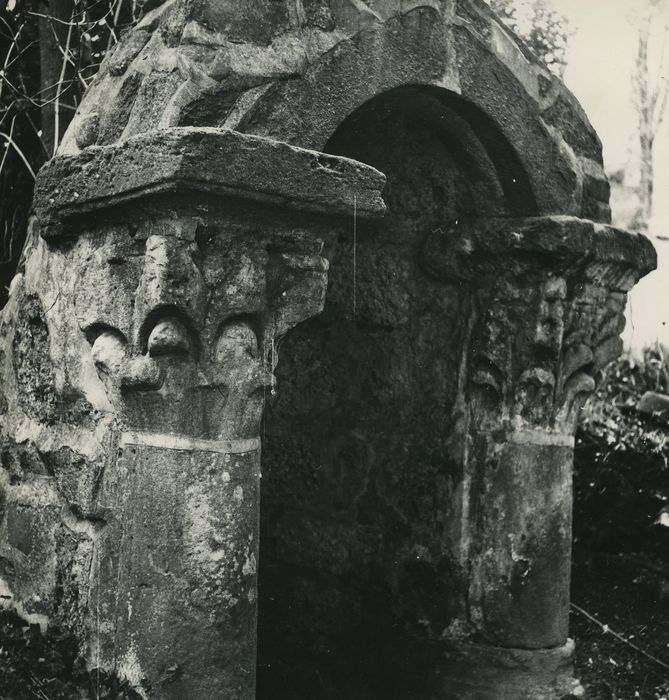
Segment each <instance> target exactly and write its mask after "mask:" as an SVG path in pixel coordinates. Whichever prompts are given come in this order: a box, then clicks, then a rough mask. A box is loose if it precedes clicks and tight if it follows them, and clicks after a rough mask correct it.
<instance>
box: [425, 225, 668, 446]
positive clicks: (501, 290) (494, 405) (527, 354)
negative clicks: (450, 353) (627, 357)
mask: <svg viewBox="0 0 669 700" xmlns="http://www.w3.org/2000/svg"><path fill="white" fill-rule="evenodd" d="M423 258H424V261H425V264H424V266H425V268H426V270H427V271H428V272H429V273H431V274H433V275H437V276H439V277H442V278H459V279H463V280H466V282H467V284H468V285H470V288H471V290H472V306H473V314H472V331H471V337H470V342H469V351H468V360H467V388H466V392H467V396H468V401H469V404H470V406H471V413H472V417H473V419H474V421H475V424H476V425H477V426H478V427H479V428H482V429H487V430H499V429H501V428H505V429H509V430H511V431H514V432H519V431H524V430H530V431H531V430H534V429H540V430H545V431H548V432H550V433H555V434H564V435H571V434H573V432H574V430H575V427H576V420H577V416H578V411H579V409H580V407H581V406H582V404H583V401H584V400H585V398H586V397H587V396H588V394H589V393H591V392H592V391H593V390H594V388H595V380H596V377H597V375H598V373H599V371H600V370H601V369H602V368H603V367H604V366H605V365H606V364H607V363H609V362H610V361H611V360H613V359H614V358H615V357H617V356H618V354H619V353H620V351H621V349H622V342H621V340H620V337H619V335H620V333H621V332H622V330H623V328H624V324H625V319H624V315H623V314H624V308H625V301H626V292H627V291H628V290H629V289H630V288H631V287H632V286H633V284H635V283H636V281H637V280H638V279H639V278H640V277H642V276H643V275H644V274H646V273H647V272H648V271H649V270H651V269H653V267H654V265H655V252H654V250H653V248H652V246H651V244H650V242H649V241H648V240H647V239H645V238H643V237H642V236H640V235H637V234H633V233H629V232H626V231H621V230H619V229H615V228H613V227H611V226H605V225H603V224H595V223H593V222H589V221H582V220H580V219H575V218H572V217H543V218H531V219H523V220H485V221H476V222H463V223H460V224H458V225H456V226H453V227H451V228H450V229H449V230H447V231H445V232H444V231H437V232H434V233H433V234H432V235H431V236H429V237H428V238H427V239H426V242H425V247H424V256H423Z"/></svg>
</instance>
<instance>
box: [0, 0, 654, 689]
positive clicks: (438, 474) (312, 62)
mask: <svg viewBox="0 0 669 700" xmlns="http://www.w3.org/2000/svg"><path fill="white" fill-rule="evenodd" d="M608 196H609V189H608V184H607V181H606V178H605V176H604V173H603V169H602V160H601V145H600V143H599V140H598V139H597V136H596V134H595V133H594V131H593V129H592V127H591V126H590V125H589V123H588V121H587V118H586V117H585V115H584V114H583V112H582V110H581V108H580V107H579V105H578V103H577V102H576V100H575V99H574V97H573V96H572V95H571V94H570V93H569V92H568V90H567V89H566V88H565V87H564V85H562V84H561V83H560V81H559V80H557V79H556V78H555V77H554V76H552V75H551V74H550V73H549V72H548V70H547V69H546V68H545V67H544V66H543V65H542V64H540V62H538V61H537V60H536V59H535V58H534V57H533V56H532V55H531V54H530V53H529V52H528V51H527V49H526V48H525V47H524V46H523V45H522V44H521V43H520V42H519V41H518V40H517V39H516V38H515V37H514V36H513V35H512V34H511V33H510V32H509V31H508V30H507V29H505V28H504V27H503V26H502V25H501V24H500V23H499V21H498V20H497V19H496V18H495V16H494V15H493V14H492V13H491V11H490V10H489V8H488V7H487V6H486V5H485V4H484V3H482V2H479V1H478V0H423V1H421V2H411V1H406V0H402V1H401V2H400V1H399V0H373V1H371V0H370V1H369V2H367V3H363V2H359V1H358V0H278V1H277V0H272V1H270V0H262V2H257V1H254V2H250V1H247V0H223V1H221V0H218V1H214V0H167V1H166V2H163V3H161V4H158V5H157V6H156V7H155V8H154V9H152V10H150V11H149V12H148V13H147V14H146V15H145V16H144V18H143V19H142V20H141V22H140V23H139V24H138V25H137V26H136V27H135V28H134V29H133V30H132V31H130V32H129V33H128V34H127V35H126V36H125V37H124V38H123V39H122V40H121V42H120V43H119V44H118V45H117V46H116V48H115V50H114V51H113V53H111V54H110V55H109V56H108V57H107V58H106V59H105V62H104V64H103V65H102V67H101V69H100V72H99V74H98V75H97V76H96V79H95V81H94V82H93V84H92V85H91V87H90V89H89V91H88V93H87V94H86V96H85V98H84V100H83V102H82V104H81V106H80V108H79V110H78V112H77V114H76V115H75V118H74V120H73V122H72V124H71V126H70V128H69V130H68V132H67V134H66V136H65V139H64V141H63V144H62V145H61V148H60V151H59V154H58V155H57V156H56V158H54V159H53V160H52V161H51V162H50V163H48V164H47V165H46V166H45V167H44V168H43V170H42V171H41V172H40V174H39V177H38V183H37V187H36V193H35V217H34V220H33V226H32V230H31V235H30V237H29V241H28V244H27V246H26V250H25V252H24V257H23V261H22V264H21V269H20V270H19V273H18V274H17V276H16V278H15V280H14V282H13V283H12V288H11V294H10V299H9V302H8V304H7V305H6V307H5V308H4V309H3V310H2V315H1V317H0V323H1V327H2V341H1V344H0V372H1V376H2V377H3V382H2V391H1V392H0V448H1V452H0V454H1V455H2V469H0V486H1V488H2V501H1V502H2V509H1V511H0V514H1V516H2V517H1V520H0V584H1V585H2V589H3V595H4V596H5V598H4V599H5V601H6V602H7V603H8V604H9V605H11V606H13V607H14V608H15V609H16V610H17V611H18V612H19V613H20V614H22V615H23V616H25V617H26V618H27V619H29V620H31V621H37V622H40V623H41V624H42V625H43V626H47V625H49V624H56V623H57V624H59V625H61V626H64V627H65V628H66V629H68V630H70V631H71V632H72V633H73V634H74V635H75V636H76V637H77V639H78V641H79V643H80V647H81V653H82V654H83V655H84V656H85V658H86V660H87V663H88V665H89V667H90V668H92V669H94V668H103V669H105V670H106V671H110V672H113V673H116V674H118V675H119V676H120V677H121V678H124V679H126V680H128V681H130V682H131V683H132V685H133V687H134V688H135V689H136V690H137V692H138V693H139V694H140V695H141V696H143V697H147V698H209V697H211V698H239V699H243V700H248V699H250V698H254V697H256V694H257V697H264V698H273V699H276V698H284V697H285V698H326V697H340V698H352V699H353V698H360V699H363V698H365V699H367V698H369V699H371V698H384V699H386V698H406V697H411V698H431V699H437V698H442V699H446V698H448V699H449V700H450V699H452V698H459V699H462V700H468V699H474V698H476V699H486V700H518V699H519V698H527V699H528V700H529V699H531V700H539V699H540V698H545V699H547V700H548V699H550V700H557V699H558V698H562V697H564V696H568V695H572V696H580V695H582V694H583V689H582V688H581V687H580V685H579V683H578V681H577V680H575V678H574V676H573V668H572V653H573V643H572V642H571V640H569V638H568V613H569V577H570V548H571V499H572V495H571V469H572V457H573V447H574V438H573V436H574V431H575V428H576V421H577V417H578V412H579V409H580V407H581V405H582V404H583V401H584V400H585V399H586V398H587V396H588V395H589V393H591V392H592V391H593V389H594V386H595V382H596V380H597V377H598V374H599V372H600V370H601V369H602V368H603V367H604V366H605V365H606V364H607V363H608V362H609V361H610V360H612V359H613V358H615V357H616V356H617V355H618V353H619V352H620V350H621V344H620V340H619V334H620V332H621V330H622V325H623V324H624V320H623V315H622V314H623V310H624V306H625V299H626V293H627V291H628V290H629V289H630V288H631V287H632V286H633V285H634V284H635V282H636V281H637V280H638V279H639V278H640V277H641V276H643V275H644V274H646V273H647V272H649V271H650V270H651V269H653V267H654V265H655V255H654V251H653V248H652V246H651V245H650V243H649V242H648V241H647V240H646V239H645V238H643V237H642V236H640V235H637V234H635V233H631V232H626V231H621V230H618V229H616V228H613V227H612V226H610V210H609V207H608ZM263 410H264V413H263ZM261 474H262V479H261V478H260V477H261ZM256 625H257V631H256ZM256 657H257V658H256ZM256 666H257V674H256ZM256 676H257V679H258V682H257V687H256Z"/></svg>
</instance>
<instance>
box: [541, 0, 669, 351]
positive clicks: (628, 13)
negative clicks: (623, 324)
mask: <svg viewBox="0 0 669 700" xmlns="http://www.w3.org/2000/svg"><path fill="white" fill-rule="evenodd" d="M547 2H548V4H549V5H552V6H553V7H554V8H555V9H556V10H558V11H560V12H561V13H562V14H564V15H565V16H566V17H567V18H568V19H569V22H570V24H571V28H572V30H573V32H574V33H573V34H572V36H571V37H570V39H569V44H568V50H567V69H566V72H565V75H564V81H565V83H566V84H567V86H568V87H569V89H570V90H571V91H572V92H573V93H574V94H575V95H576V97H577V98H578V99H579V101H580V103H581V105H582V106H583V108H584V109H585V111H586V113H587V114H588V116H589V117H590V121H591V122H592V125H593V126H594V127H595V129H596V130H597V132H598V134H599V136H600V138H601V140H602V143H603V145H604V162H605V167H606V169H607V171H608V172H611V171H612V170H617V169H619V168H623V167H625V166H626V165H628V164H629V165H631V166H632V167H631V172H634V158H635V156H637V153H638V150H637V149H638V146H637V143H638V135H637V132H636V130H637V117H636V113H635V110H634V106H633V97H634V91H633V74H634V62H635V57H636V51H637V36H638V35H637V31H638V24H637V22H638V18H639V11H640V10H641V9H642V8H643V7H644V6H645V4H646V2H647V0H636V1H634V0H547ZM668 20H669V17H667V19H665V20H664V21H662V20H661V19H659V20H655V22H654V24H653V27H652V31H651V36H654V37H655V39H654V44H651V46H650V47H649V51H650V55H651V61H653V60H654V61H655V63H656V64H657V65H658V70H657V75H658V78H660V79H664V76H663V71H662V70H660V69H659V64H660V62H661V61H660V53H661V52H660V49H659V47H660V46H661V43H662V42H661V38H662V37H663V34H664V32H666V31H667V29H666V27H665V25H666V24H667V21H668ZM667 38H668V42H667V43H668V46H669V37H667ZM667 53H668V54H669V49H668V50H667ZM667 58H668V59H669V55H668V56H667ZM654 161H655V203H654V215H653V219H652V221H651V233H653V234H655V235H659V236H667V237H669V108H668V109H667V114H666V117H665V119H664V121H663V123H662V125H661V126H660V130H659V132H658V134H657V137H656V142H655V158H654ZM654 242H655V245H656V248H657V250H658V257H659V266H658V270H657V271H656V272H654V273H652V274H651V275H649V276H648V277H646V278H645V279H644V280H642V281H641V283H640V284H639V286H638V287H636V288H635V290H634V291H633V293H632V294H631V295H630V301H629V303H628V313H627V318H628V321H627V329H626V332H625V340H626V343H627V345H628V347H631V348H632V350H633V352H634V354H636V355H637V356H639V355H640V350H641V349H642V348H643V347H644V346H648V345H650V344H652V343H654V341H655V340H656V339H659V340H660V341H661V342H662V343H663V344H665V345H667V346H669V242H668V241H661V240H657V239H655V241H654Z"/></svg>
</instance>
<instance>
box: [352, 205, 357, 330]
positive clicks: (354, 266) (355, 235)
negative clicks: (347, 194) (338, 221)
mask: <svg viewBox="0 0 669 700" xmlns="http://www.w3.org/2000/svg"><path fill="white" fill-rule="evenodd" d="M357 242H358V198H357V196H356V195H353V318H355V311H356V296H355V294H356V289H355V274H356V263H357V261H356V257H355V247H356V244H357Z"/></svg>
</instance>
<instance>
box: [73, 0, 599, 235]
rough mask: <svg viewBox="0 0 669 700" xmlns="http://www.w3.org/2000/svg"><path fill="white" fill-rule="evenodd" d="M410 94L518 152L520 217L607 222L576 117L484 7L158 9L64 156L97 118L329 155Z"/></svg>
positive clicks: (105, 135) (93, 95)
mask: <svg viewBox="0 0 669 700" xmlns="http://www.w3.org/2000/svg"><path fill="white" fill-rule="evenodd" d="M147 36H149V37H150V38H148V39H147ZM121 85H122V87H121ZM259 86H262V89H261V90H260V91H258V88H259ZM408 86H423V87H425V88H431V89H433V90H439V91H441V92H442V93H443V98H444V99H445V100H453V101H454V103H455V104H460V103H461V107H462V110H463V112H465V111H466V112H467V114H468V116H467V118H468V119H470V120H471V122H472V124H473V125H476V126H477V129H478V130H479V131H480V133H481V134H482V135H484V136H485V135H486V134H495V135H496V136H495V137H494V138H489V140H488V141H489V142H488V143H486V148H489V149H491V151H494V150H495V149H496V148H497V147H498V146H497V145H496V144H498V143H499V142H506V143H511V144H514V146H515V156H514V158H516V159H518V160H519V161H520V163H522V168H523V169H524V170H525V171H526V173H527V177H528V178H529V181H530V182H531V187H532V190H533V193H534V199H535V200H536V202H537V205H538V206H537V211H536V212H532V211H530V210H529V209H528V210H526V211H523V212H521V213H522V214H523V215H528V214H532V213H539V214H571V215H576V216H587V217H590V218H595V220H601V221H603V222H605V223H606V222H608V221H610V210H609V209H608V201H607V199H608V197H607V195H602V193H601V192H599V191H598V188H596V187H592V186H589V185H587V182H585V180H584V178H586V176H588V174H589V173H591V172H592V169H593V165H594V166H598V167H599V168H600V169H601V162H602V161H601V144H600V142H599V140H598V138H597V136H596V134H595V132H594V130H593V129H592V127H591V126H590V125H589V123H588V121H587V118H586V117H585V115H584V114H583V111H582V109H581V108H580V107H579V105H578V103H577V102H576V100H575V99H574V97H573V95H571V93H569V91H568V90H567V89H566V88H565V87H564V85H562V83H561V82H560V81H558V80H557V79H555V78H553V77H552V76H551V74H550V73H549V71H548V70H547V69H546V68H545V66H542V65H541V64H540V63H539V62H538V61H537V59H536V58H534V57H533V56H532V55H531V53H530V52H529V51H527V49H526V48H525V47H524V46H523V45H522V43H520V42H518V41H517V40H516V39H515V37H513V35H512V34H511V33H510V32H509V31H508V30H507V29H506V28H504V27H503V25H501V24H500V23H499V22H498V20H497V19H496V18H495V17H494V15H493V14H492V13H491V11H490V9H489V8H488V7H487V5H486V4H485V3H484V2H482V1H479V0H458V2H450V0H449V1H446V0H430V1H428V0H424V1H423V2H398V1H397V0H391V1H389V2H378V1H377V2H367V3H364V2H360V1H359V0H355V1H353V0H337V1H336V2H334V1H333V2H328V3H322V2H321V3H319V2H308V3H297V4H295V3H292V2H283V1H282V2H270V3H265V4H263V3H260V4H258V3H250V4H249V3H247V2H240V1H239V0H235V2H230V1H226V2H224V3H211V2H206V1H204V0H202V1H198V2H187V1H186V0H175V1H174V2H169V3H164V4H163V5H161V6H160V7H158V8H156V9H155V10H153V11H152V12H150V13H149V14H148V15H147V16H146V18H145V19H144V20H143V21H142V22H141V23H140V25H139V26H138V27H137V28H136V29H135V30H133V31H132V32H130V33H129V35H128V36H127V37H125V38H124V40H123V41H122V42H121V45H120V46H119V48H117V49H116V51H115V52H114V53H113V54H112V55H111V56H110V57H109V58H108V59H107V60H106V62H105V64H104V65H103V67H102V70H101V74H100V76H99V78H98V79H97V81H96V84H95V85H94V86H93V88H92V89H91V91H90V92H89V95H88V97H87V98H86V99H85V100H84V102H83V103H82V105H81V107H80V109H79V111H78V113H77V115H76V116H75V119H74V121H73V124H72V126H71V128H70V131H69V132H68V135H67V136H66V137H65V140H64V142H63V145H62V147H61V152H62V153H63V154H72V153H75V152H77V151H78V150H79V149H80V148H81V145H78V144H77V141H76V134H78V133H79V129H80V127H79V122H80V121H82V120H86V119H87V118H88V115H89V114H91V113H99V115H100V136H99V138H98V143H99V144H100V145H107V144H111V143H114V142H116V141H117V140H119V139H121V138H129V137H132V136H133V135H136V134H139V133H144V132H147V131H150V130H151V129H154V128H156V127H158V128H169V127H171V126H177V125H184V124H193V123H197V124H198V125H199V126H229V127H232V128H238V129H239V130H240V131H245V132H249V133H255V134H259V135H266V136H271V137H272V138H276V139H278V140H281V141H287V142H290V143H293V144H295V145H298V146H303V147H307V148H314V149H317V150H324V149H325V145H326V143H327V142H328V140H329V139H330V138H331V137H332V135H333V134H334V132H335V130H336V129H337V128H338V126H339V125H340V124H341V123H342V122H343V121H344V119H345V118H346V117H347V116H348V115H349V114H351V113H352V112H353V111H355V110H356V109H358V108H360V107H361V106H363V105H364V104H365V103H366V102H368V101H369V100H370V99H373V98H374V97H376V96H378V95H380V94H381V93H383V92H384V91H388V90H392V89H396V88H401V87H408ZM112 95H117V98H116V100H117V101H116V102H115V103H114V104H113V105H112V104H111V103H110V102H109V99H110V96H112ZM214 96H215V99H213V97H214ZM135 102H136V104H135ZM207 105H209V107H208V108H207ZM194 114H196V115H197V121H196V122H195V121H193V115H194ZM228 118H229V121H227V119H228ZM83 143H85V141H82V144H83ZM506 160H508V158H505V157H503V156H502V155H501V154H500V157H499V161H500V163H504V162H505V161H506ZM502 169H503V168H502ZM598 180H599V182H600V183H601V185H602V186H603V185H604V183H605V181H606V178H605V177H604V176H603V173H602V175H601V176H600V177H599V178H598ZM509 183H510V184H509V188H510V189H513V188H512V185H513V176H510V177H509Z"/></svg>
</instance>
